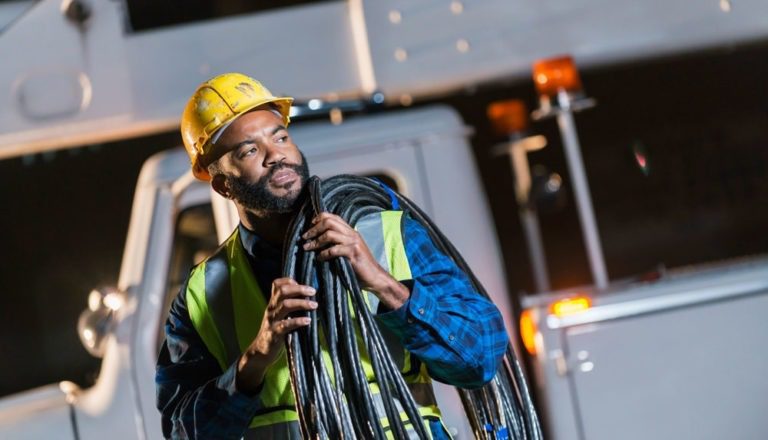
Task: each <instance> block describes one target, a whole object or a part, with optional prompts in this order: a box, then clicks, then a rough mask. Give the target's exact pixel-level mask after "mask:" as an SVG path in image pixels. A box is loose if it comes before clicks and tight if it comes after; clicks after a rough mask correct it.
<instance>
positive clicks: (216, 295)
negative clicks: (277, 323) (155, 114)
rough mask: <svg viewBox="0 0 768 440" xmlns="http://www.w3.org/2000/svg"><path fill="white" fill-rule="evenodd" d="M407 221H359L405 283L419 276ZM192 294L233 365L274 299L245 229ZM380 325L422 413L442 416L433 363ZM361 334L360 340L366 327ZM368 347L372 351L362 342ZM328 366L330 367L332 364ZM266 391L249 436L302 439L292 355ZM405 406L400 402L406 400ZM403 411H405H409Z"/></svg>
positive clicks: (211, 337)
mask: <svg viewBox="0 0 768 440" xmlns="http://www.w3.org/2000/svg"><path fill="white" fill-rule="evenodd" d="M402 221H403V220H402V211H382V212H380V213H373V214H370V215H367V216H365V217H363V218H362V219H360V221H358V223H357V225H356V229H357V230H358V231H359V232H360V234H361V235H362V236H363V239H364V240H365V242H366V244H367V245H368V247H369V248H370V250H371V253H372V254H373V255H374V256H375V257H376V258H377V261H378V262H379V264H380V265H381V266H382V267H384V268H385V269H387V270H388V271H389V273H390V274H392V276H393V277H394V278H395V279H397V280H398V281H401V280H407V279H411V270H410V266H409V265H408V259H407V256H406V253H405V245H404V243H403V235H402ZM186 299H187V305H188V309H189V315H190V318H191V320H192V323H193V325H194V326H195V329H196V330H197V332H198V334H199V335H200V336H201V338H202V340H203V342H204V343H205V345H206V347H207V348H208V350H209V351H210V352H211V354H212V355H213V356H214V357H215V358H216V360H217V361H218V363H219V365H220V366H221V369H222V371H224V370H226V369H227V368H228V367H229V366H230V365H232V363H234V362H235V361H236V360H237V359H238V358H239V356H240V355H241V353H243V352H244V351H245V349H246V348H247V347H248V345H249V344H250V343H251V341H253V339H254V338H255V337H256V335H257V334H258V331H259V328H260V326H261V319H262V316H263V314H264V310H265V309H266V305H267V299H266V296H265V295H263V294H262V292H261V289H260V288H259V285H258V283H257V282H256V279H255V277H254V275H253V272H252V270H251V268H250V264H249V262H248V259H247V256H246V253H245V250H244V248H243V246H242V243H241V240H240V234H239V228H238V229H235V231H234V232H233V233H232V235H231V236H230V237H229V238H228V239H227V240H226V242H225V243H224V244H223V245H222V246H221V247H220V248H219V249H218V250H217V251H216V252H215V253H214V255H212V256H211V257H210V258H208V259H207V260H206V261H204V262H203V263H201V264H200V265H198V266H196V267H195V268H194V269H193V270H192V273H191V275H190V278H189V282H188V286H187V292H186ZM366 300H367V301H366V302H367V303H368V306H369V309H370V310H371V311H372V312H373V313H376V310H377V308H378V304H379V300H378V298H377V297H376V296H375V295H373V294H371V293H367V294H366ZM379 329H380V330H381V332H382V335H383V336H384V339H385V341H386V343H387V347H388V348H389V351H390V353H391V354H392V357H393V359H394V360H395V362H396V364H397V365H398V367H399V368H400V371H402V372H403V375H404V378H405V381H406V383H407V384H408V386H409V388H411V391H412V394H413V396H414V399H415V400H416V403H417V406H419V412H420V413H421V414H422V416H423V417H425V418H426V417H429V418H439V417H440V412H439V410H438V409H437V405H436V401H435V398H434V394H433V392H432V387H431V380H430V378H429V375H428V374H427V369H426V366H425V365H423V364H422V363H420V362H411V358H410V354H409V353H408V352H407V351H406V350H405V349H404V348H403V346H402V345H401V344H400V343H399V341H398V340H397V338H396V337H395V335H394V334H393V333H392V332H391V331H390V330H389V329H387V328H386V327H385V326H383V325H382V326H380V327H379ZM356 333H358V334H357V337H358V338H360V335H359V332H356ZM360 347H361V350H362V351H364V345H363V344H362V343H361V344H360ZM324 354H325V353H324ZM361 358H362V360H363V365H364V370H365V373H366V376H367V377H368V379H369V380H372V379H373V369H372V368H371V365H370V360H369V359H368V356H367V354H366V353H361ZM328 366H329V369H330V368H331V367H330V364H328ZM371 390H372V393H373V395H374V400H375V401H376V402H378V403H377V405H376V407H377V412H379V414H382V425H383V426H384V427H385V428H386V427H387V426H388V425H389V423H388V420H387V419H386V417H385V416H383V414H385V413H384V412H383V410H382V408H383V404H381V402H380V395H379V394H378V387H377V386H376V384H375V383H372V384H371ZM260 397H261V400H262V402H263V404H264V408H263V409H262V410H260V411H259V412H258V413H257V414H256V416H255V417H254V418H253V420H252V421H251V424H250V428H251V429H249V431H248V433H247V435H246V438H256V436H258V438H261V439H270V438H274V439H286V438H299V436H298V424H297V423H296V421H297V420H298V415H297V414H296V410H295V401H294V396H293V392H292V390H291V385H290V374H289V371H288V360H287V358H286V356H281V357H280V358H279V359H278V360H277V361H276V362H275V363H274V364H272V365H271V366H270V367H269V368H268V369H267V371H266V372H265V376H264V385H263V387H262V390H261V393H260ZM397 405H398V408H400V404H399V402H398V403H397ZM401 416H403V417H404V416H405V414H404V413H403V412H402V411H401ZM428 431H429V430H428ZM409 432H410V430H409Z"/></svg>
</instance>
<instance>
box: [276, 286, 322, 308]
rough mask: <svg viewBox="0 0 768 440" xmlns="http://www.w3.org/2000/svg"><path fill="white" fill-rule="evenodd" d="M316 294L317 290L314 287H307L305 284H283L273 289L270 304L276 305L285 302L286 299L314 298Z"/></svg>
mask: <svg viewBox="0 0 768 440" xmlns="http://www.w3.org/2000/svg"><path fill="white" fill-rule="evenodd" d="M315 293H316V291H315V288H314V287H312V286H305V285H304V284H297V283H294V284H282V285H279V286H277V287H273V292H272V298H271V299H270V303H273V304H276V303H278V302H280V301H284V300H285V299H286V298H300V297H307V296H313V295H314V294H315Z"/></svg>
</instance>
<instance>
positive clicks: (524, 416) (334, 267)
mask: <svg viewBox="0 0 768 440" xmlns="http://www.w3.org/2000/svg"><path fill="white" fill-rule="evenodd" d="M393 205H396V206H399V208H400V209H402V210H403V211H406V212H408V214H409V215H410V216H411V217H412V218H414V219H415V220H417V221H418V222H419V223H421V225H422V226H423V227H424V228H425V229H426V230H427V232H428V233H429V235H430V237H431V238H432V241H433V242H434V243H435V245H436V246H437V247H438V249H439V250H440V251H441V252H443V253H444V254H445V255H447V256H448V257H449V258H451V259H452V260H453V261H454V262H455V263H456V265H457V266H458V267H459V268H460V269H461V270H463V271H464V272H465V273H466V274H467V275H468V276H469V279H470V280H471V282H472V284H473V285H474V287H475V289H476V290H477V292H479V293H480V294H481V295H483V296H485V297H486V298H488V294H487V293H486V291H485V289H484V288H483V286H482V285H481V284H480V282H479V281H478V280H477V278H476V277H475V275H474V274H473V273H472V271H471V269H470V268H469V267H468V265H467V264H466V262H465V261H464V259H463V258H462V257H461V255H460V254H459V253H458V251H457V250H456V249H455V248H454V247H453V245H452V244H451V243H450V242H449V241H448V239H446V238H445V236H444V235H443V234H442V233H441V232H440V230H439V229H438V228H437V227H436V226H435V225H434V223H433V222H432V221H431V220H430V219H429V218H428V217H427V215H426V214H425V213H424V212H423V211H421V209H419V207H418V206H416V205H415V204H413V203H412V202H411V201H410V200H408V199H407V198H406V197H404V196H402V195H399V194H397V193H395V192H393V191H391V190H389V189H388V188H386V187H385V186H383V185H380V184H379V183H378V182H376V181H374V180H373V179H369V178H365V177H357V176H350V175H340V176H335V177H332V178H329V179H326V180H324V181H321V180H320V179H319V178H317V177H312V178H311V179H310V181H309V183H308V195H307V197H306V198H305V200H304V203H303V204H302V206H301V208H300V209H299V212H298V213H297V215H296V216H295V217H294V218H293V220H292V221H291V224H290V225H289V228H288V233H287V236H286V241H285V246H284V248H283V276H285V277H290V278H293V279H295V280H296V281H297V282H299V283H301V284H306V285H312V284H315V285H317V286H319V289H318V294H317V295H316V301H317V302H318V307H317V309H315V310H313V311H311V312H308V315H309V316H310V318H311V319H312V321H311V324H310V325H309V326H308V327H307V328H303V329H299V330H297V331H295V332H293V333H291V334H290V335H289V337H288V341H287V343H286V346H287V351H288V364H289V369H290V374H291V384H292V387H293V392H294V396H295V398H296V407H297V411H298V414H299V423H300V426H301V431H302V436H303V437H304V438H306V439H317V438H320V439H326V438H328V439H341V438H360V439H386V438H387V436H386V434H387V432H388V431H389V432H391V434H392V436H394V438H396V439H406V438H413V437H414V436H415V437H417V438H420V439H427V438H430V436H429V435H428V433H427V428H426V427H425V426H424V423H423V422H422V419H421V417H420V415H419V412H418V408H417V406H416V403H415V401H414V399H413V397H412V396H411V393H410V391H409V389H408V387H407V385H406V383H405V380H404V379H403V376H402V374H401V372H400V371H399V369H398V368H397V366H396V364H395V363H394V361H393V360H392V358H391V356H390V354H389V351H388V349H387V345H386V343H385V342H384V339H383V337H382V335H381V333H380V331H379V328H378V326H377V324H376V322H375V320H374V318H373V316H372V315H371V312H370V311H369V310H368V306H367V305H366V301H365V298H364V292H363V291H362V290H361V289H360V286H359V285H358V282H357V278H356V277H355V273H354V271H353V269H352V267H351V265H350V263H349V261H348V260H346V259H344V258H336V259H333V260H331V261H317V260H315V253H314V252H311V251H310V252H305V251H304V250H303V248H302V246H301V243H300V237H301V234H302V233H303V232H304V231H305V230H306V229H308V227H307V226H308V225H309V223H310V222H311V220H312V218H314V217H315V216H316V215H317V214H319V213H321V212H331V213H333V214H336V215H338V216H340V217H341V218H343V219H344V220H345V221H346V222H347V223H348V224H350V225H351V226H353V227H354V226H355V224H356V223H357V221H358V220H359V219H361V218H362V217H364V216H366V215H368V214H371V213H375V212H379V211H383V210H391V209H393V208H394V207H393ZM356 329H357V330H358V331H359V333H360V335H361V338H360V340H361V342H362V346H360V345H359V344H358V338H357V336H356ZM323 349H325V350H327V354H326V355H324V354H323ZM361 353H365V354H367V356H368V358H369V359H370V362H371V365H372V367H373V372H374V375H375V382H376V384H377V385H378V389H379V392H380V393H381V398H380V403H381V404H382V406H383V410H384V414H381V413H380V411H378V410H377V406H376V402H375V399H374V396H373V395H372V393H371V388H370V387H369V383H368V379H367V378H366V374H365V371H364V370H363V365H362V362H361ZM326 356H327V358H326ZM326 361H327V362H326ZM329 365H330V368H329ZM458 391H459V395H460V398H461V401H462V404H463V406H464V409H465V412H466V413H467V417H468V419H469V421H470V425H471V426H472V429H473V431H474V434H475V437H476V438H478V439H499V440H503V439H526V440H528V439H530V440H539V439H541V438H542V434H541V428H540V426H539V421H538V417H537V415H536V410H535V408H534V406H533V403H532V401H531V398H530V394H529V391H528V387H527V386H526V382H525V378H524V376H523V373H522V369H521V368H520V364H519V363H518V361H517V359H516V358H515V355H514V352H513V350H512V348H511V346H510V345H508V346H507V351H506V354H505V357H504V359H503V362H502V363H501V365H500V367H499V369H498V371H497V373H496V375H495V376H494V378H493V379H492V380H491V381H490V382H489V383H488V384H486V385H485V386H484V387H482V388H480V389H475V390H466V389H460V388H459V389H458ZM401 411H402V412H403V413H405V415H406V416H405V420H401V416H400V413H401ZM382 417H386V419H387V421H388V422H389V426H388V427H387V428H386V429H385V427H384V426H382V423H381V418H382Z"/></svg>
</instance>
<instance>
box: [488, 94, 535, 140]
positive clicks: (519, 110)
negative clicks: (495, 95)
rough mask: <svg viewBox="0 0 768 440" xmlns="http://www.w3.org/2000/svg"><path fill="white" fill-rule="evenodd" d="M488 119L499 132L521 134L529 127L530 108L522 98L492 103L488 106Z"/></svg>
mask: <svg viewBox="0 0 768 440" xmlns="http://www.w3.org/2000/svg"><path fill="white" fill-rule="evenodd" d="M488 119H490V120H491V124H493V128H494V129H495V130H496V132H497V133H498V134H502V135H513V134H516V133H517V134H521V133H523V132H525V131H526V130H527V129H528V109H526V108H525V103H524V102H523V101H522V100H520V99H509V100H506V101H497V102H494V103H491V105H489V106H488Z"/></svg>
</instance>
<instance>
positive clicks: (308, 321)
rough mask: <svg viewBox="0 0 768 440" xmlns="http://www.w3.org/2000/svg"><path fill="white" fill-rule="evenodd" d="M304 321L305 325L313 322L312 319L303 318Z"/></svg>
mask: <svg viewBox="0 0 768 440" xmlns="http://www.w3.org/2000/svg"><path fill="white" fill-rule="evenodd" d="M302 321H304V324H309V323H310V322H312V318H303V319H302Z"/></svg>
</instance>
